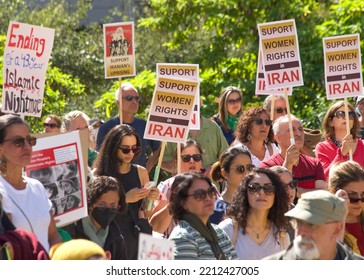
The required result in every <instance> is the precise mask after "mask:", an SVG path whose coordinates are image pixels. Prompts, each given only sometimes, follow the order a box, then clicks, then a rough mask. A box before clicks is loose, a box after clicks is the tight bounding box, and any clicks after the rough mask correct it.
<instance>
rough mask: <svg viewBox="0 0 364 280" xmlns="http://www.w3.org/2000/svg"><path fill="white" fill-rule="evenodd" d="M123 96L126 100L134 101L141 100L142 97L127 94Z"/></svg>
mask: <svg viewBox="0 0 364 280" xmlns="http://www.w3.org/2000/svg"><path fill="white" fill-rule="evenodd" d="M123 98H124V99H125V100H126V101H132V100H133V99H135V101H137V102H138V101H139V99H140V97H139V96H138V95H135V96H134V95H127V96H123Z"/></svg>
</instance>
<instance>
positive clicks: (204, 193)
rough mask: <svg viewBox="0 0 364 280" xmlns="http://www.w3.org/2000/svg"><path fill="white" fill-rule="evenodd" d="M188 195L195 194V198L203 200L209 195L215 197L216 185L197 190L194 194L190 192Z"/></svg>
mask: <svg viewBox="0 0 364 280" xmlns="http://www.w3.org/2000/svg"><path fill="white" fill-rule="evenodd" d="M187 196H193V198H194V199H196V200H197V201H203V200H205V199H206V197H207V196H209V197H210V198H214V197H215V196H216V190H215V188H214V187H211V188H209V189H208V190H207V191H206V190H202V189H201V190H195V191H194V192H193V194H188V195H187Z"/></svg>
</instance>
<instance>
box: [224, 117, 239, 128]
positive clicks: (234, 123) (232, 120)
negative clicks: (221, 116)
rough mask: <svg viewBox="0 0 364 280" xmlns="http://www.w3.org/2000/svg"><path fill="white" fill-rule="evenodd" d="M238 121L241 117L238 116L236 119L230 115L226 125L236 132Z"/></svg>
mask: <svg viewBox="0 0 364 280" xmlns="http://www.w3.org/2000/svg"><path fill="white" fill-rule="evenodd" d="M238 120H239V115H237V116H236V117H233V116H231V115H228V117H227V120H226V124H227V125H228V127H230V129H231V130H232V131H235V129H236V126H237V123H238Z"/></svg>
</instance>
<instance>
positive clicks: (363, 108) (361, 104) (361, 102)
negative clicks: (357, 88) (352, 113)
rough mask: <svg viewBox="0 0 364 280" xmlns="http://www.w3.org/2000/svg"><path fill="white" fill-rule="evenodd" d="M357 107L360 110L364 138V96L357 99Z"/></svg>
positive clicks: (363, 137) (361, 129) (363, 136)
mask: <svg viewBox="0 0 364 280" xmlns="http://www.w3.org/2000/svg"><path fill="white" fill-rule="evenodd" d="M356 108H357V111H359V125H360V130H359V131H360V137H361V138H362V139H364V96H359V97H358V98H357V99H356Z"/></svg>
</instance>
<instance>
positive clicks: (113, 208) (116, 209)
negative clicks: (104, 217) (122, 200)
mask: <svg viewBox="0 0 364 280" xmlns="http://www.w3.org/2000/svg"><path fill="white" fill-rule="evenodd" d="M95 207H96V208H98V209H99V210H100V211H102V212H104V211H105V210H106V209H110V211H111V212H114V213H116V212H118V211H119V209H120V205H112V206H110V207H107V206H95Z"/></svg>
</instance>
